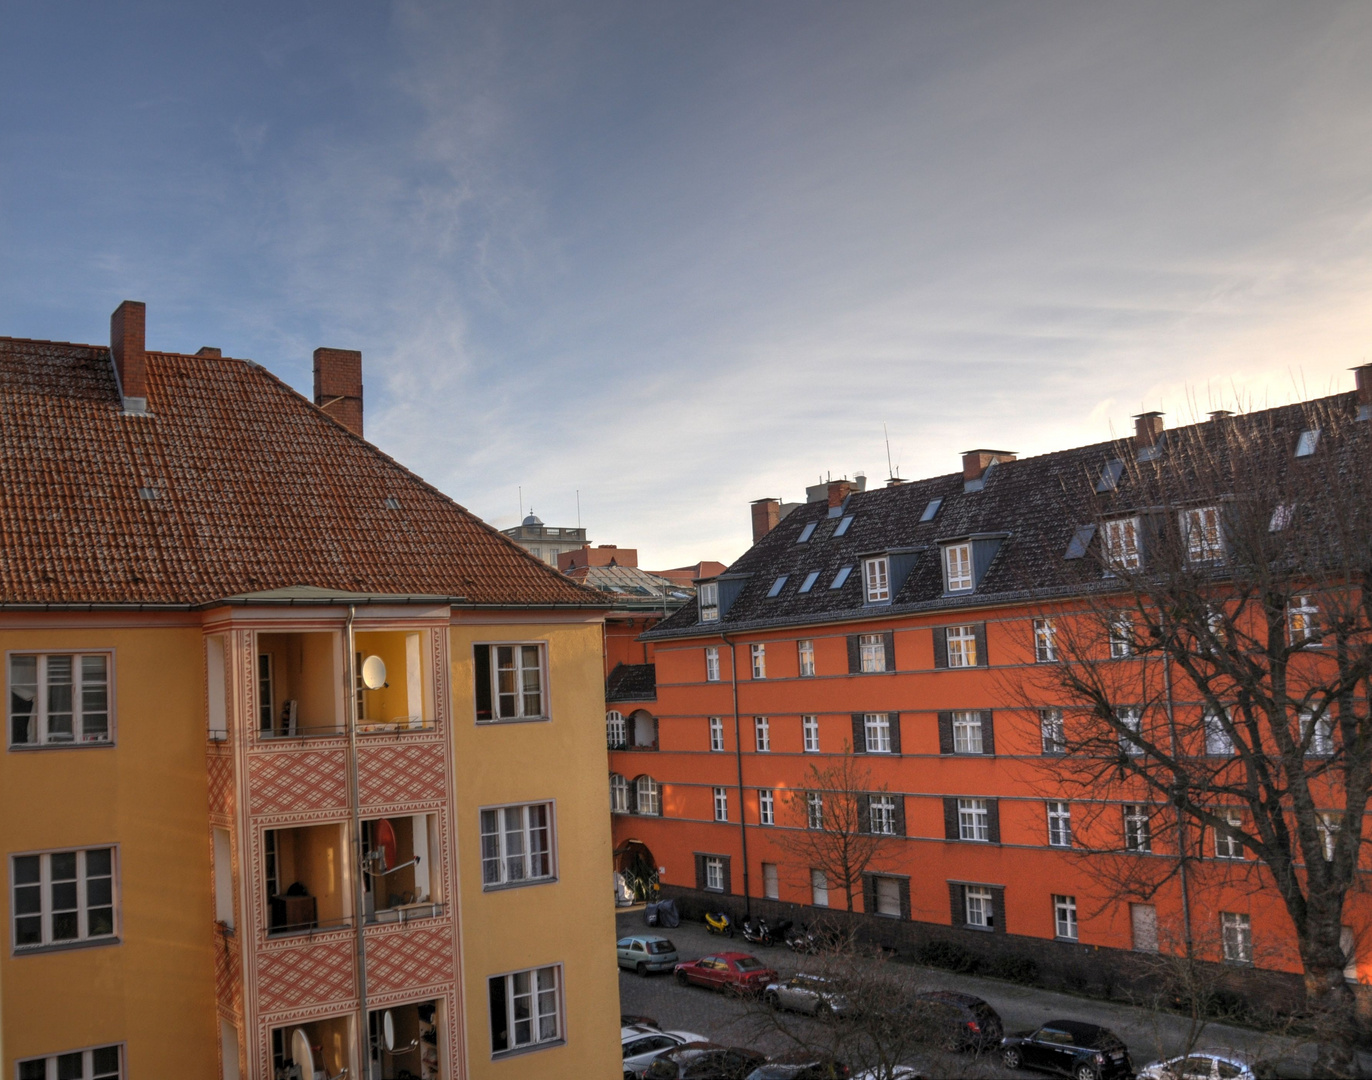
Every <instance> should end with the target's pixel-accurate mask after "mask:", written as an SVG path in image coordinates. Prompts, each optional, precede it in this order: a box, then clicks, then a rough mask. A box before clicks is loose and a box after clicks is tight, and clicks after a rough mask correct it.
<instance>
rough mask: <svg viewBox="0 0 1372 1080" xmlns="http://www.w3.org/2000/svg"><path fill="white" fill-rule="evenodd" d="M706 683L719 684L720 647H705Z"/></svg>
mask: <svg viewBox="0 0 1372 1080" xmlns="http://www.w3.org/2000/svg"><path fill="white" fill-rule="evenodd" d="M705 681H706V682H719V646H718V645H706V646H705Z"/></svg>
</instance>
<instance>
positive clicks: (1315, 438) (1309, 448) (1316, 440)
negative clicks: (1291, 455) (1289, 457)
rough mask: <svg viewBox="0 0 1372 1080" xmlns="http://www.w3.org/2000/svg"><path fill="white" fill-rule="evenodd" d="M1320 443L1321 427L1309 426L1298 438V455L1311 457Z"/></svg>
mask: <svg viewBox="0 0 1372 1080" xmlns="http://www.w3.org/2000/svg"><path fill="white" fill-rule="evenodd" d="M1319 445H1320V429H1319V428H1307V429H1306V430H1305V431H1302V432H1301V437H1300V438H1299V439H1297V440H1296V457H1309V456H1310V455H1311V454H1313V453H1314V452H1315V449H1316V447H1318V446H1319Z"/></svg>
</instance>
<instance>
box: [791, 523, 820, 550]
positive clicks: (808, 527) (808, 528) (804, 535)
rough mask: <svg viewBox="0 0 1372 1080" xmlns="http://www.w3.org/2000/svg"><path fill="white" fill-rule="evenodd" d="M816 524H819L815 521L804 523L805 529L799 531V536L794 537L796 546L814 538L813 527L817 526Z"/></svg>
mask: <svg viewBox="0 0 1372 1080" xmlns="http://www.w3.org/2000/svg"><path fill="white" fill-rule="evenodd" d="M818 524H819V522H817V521H807V522H806V523H805V528H803V529H801V530H800V535H799V536H797V537H796V543H797V544H803V543H805V542H806V541H807V540H809V539H810V537H812V536H814V535H815V526H816V525H818Z"/></svg>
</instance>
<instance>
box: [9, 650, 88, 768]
mask: <svg viewBox="0 0 1372 1080" xmlns="http://www.w3.org/2000/svg"><path fill="white" fill-rule="evenodd" d="M9 691H10V745H11V746H72V745H83V744H84V745H89V744H92V743H106V742H109V741H110V654H109V653H107V652H96V653H11V654H10V671H9Z"/></svg>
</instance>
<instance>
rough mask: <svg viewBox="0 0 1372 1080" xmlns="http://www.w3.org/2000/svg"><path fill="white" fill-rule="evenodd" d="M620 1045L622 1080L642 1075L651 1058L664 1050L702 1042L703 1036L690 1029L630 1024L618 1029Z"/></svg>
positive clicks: (651, 1061) (651, 1060)
mask: <svg viewBox="0 0 1372 1080" xmlns="http://www.w3.org/2000/svg"><path fill="white" fill-rule="evenodd" d="M619 1040H620V1045H621V1047H622V1048H623V1050H624V1080H630V1078H631V1077H632V1078H636V1077H640V1076H642V1075H643V1073H644V1071H645V1070H646V1069H647V1068H648V1066H649V1065H651V1064H652V1063H653V1058H655V1057H657V1056H658V1054H660V1053H662V1052H663V1051H664V1050H675V1049H676V1048H677V1047H678V1046H685V1045H686V1044H687V1043H696V1042H704V1041H705V1036H703V1035H696V1034H695V1033H694V1032H690V1031H663V1030H661V1029H660V1028H658V1027H648V1026H646V1025H644V1024H630V1025H628V1026H627V1027H622V1028H620V1029H619Z"/></svg>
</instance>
